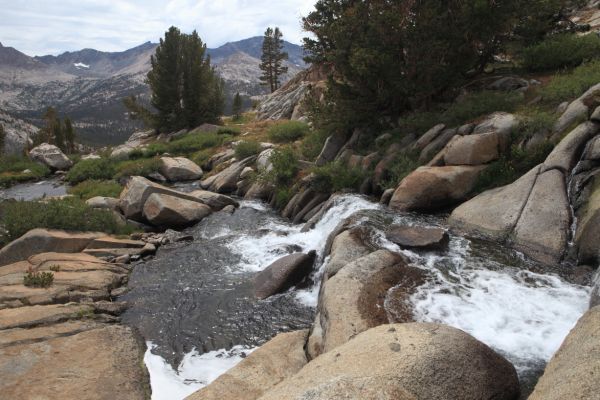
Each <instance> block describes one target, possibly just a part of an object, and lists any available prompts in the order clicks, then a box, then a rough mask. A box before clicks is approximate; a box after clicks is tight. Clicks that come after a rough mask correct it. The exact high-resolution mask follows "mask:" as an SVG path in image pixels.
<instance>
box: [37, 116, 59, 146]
mask: <svg viewBox="0 0 600 400" xmlns="http://www.w3.org/2000/svg"><path fill="white" fill-rule="evenodd" d="M42 119H43V120H44V122H45V124H44V128H42V132H41V133H40V135H39V136H40V139H41V140H43V141H45V142H46V143H54V135H55V129H56V124H57V123H60V122H59V121H58V114H57V112H56V110H55V109H54V107H48V108H47V109H46V112H45V113H44V116H43V117H42Z"/></svg>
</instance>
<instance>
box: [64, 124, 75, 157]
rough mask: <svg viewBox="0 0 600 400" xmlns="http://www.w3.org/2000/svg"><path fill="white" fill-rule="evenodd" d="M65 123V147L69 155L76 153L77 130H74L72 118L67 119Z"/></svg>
mask: <svg viewBox="0 0 600 400" xmlns="http://www.w3.org/2000/svg"><path fill="white" fill-rule="evenodd" d="M63 123H64V137H65V145H66V149H67V152H68V153H74V152H75V129H74V128H73V124H72V123H71V118H69V117H65V119H64V120H63Z"/></svg>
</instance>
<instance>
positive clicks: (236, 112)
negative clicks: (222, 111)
mask: <svg viewBox="0 0 600 400" xmlns="http://www.w3.org/2000/svg"><path fill="white" fill-rule="evenodd" d="M231 113H232V114H233V119H234V120H235V121H238V120H239V119H240V118H242V97H241V96H240V93H239V92H238V93H236V94H235V96H234V97H233V106H232V108H231Z"/></svg>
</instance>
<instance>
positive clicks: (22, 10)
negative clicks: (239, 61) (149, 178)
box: [0, 0, 316, 56]
mask: <svg viewBox="0 0 600 400" xmlns="http://www.w3.org/2000/svg"><path fill="white" fill-rule="evenodd" d="M315 1H316V0H54V1H52V0H0V42H2V44H3V45H4V46H11V47H14V48H16V49H17V50H20V51H22V52H23V53H25V54H28V55H30V56H34V55H45V54H54V55H56V54H59V53H62V52H64V51H72V50H80V49H83V48H94V49H97V50H103V51H122V50H126V49H129V48H131V47H134V46H137V45H139V44H142V43H144V42H147V41H152V42H157V41H158V39H159V38H160V37H162V36H163V34H164V32H165V31H166V30H167V29H168V28H169V27H170V26H171V25H175V26H177V27H178V28H180V29H181V30H182V31H184V32H191V31H192V30H194V29H196V30H197V31H198V33H199V34H200V37H201V38H202V40H204V42H206V43H207V44H208V46H209V47H218V46H220V45H222V44H224V43H226V42H230V41H236V40H240V39H245V38H248V37H251V36H258V35H262V34H263V32H264V31H265V29H266V27H268V26H279V27H280V29H281V30H282V32H283V35H284V39H286V40H288V41H290V42H293V43H297V44H300V40H301V38H302V37H303V36H304V33H303V32H302V29H301V27H300V18H301V17H302V16H304V15H306V14H307V13H308V12H310V11H311V10H312V9H313V4H314V3H315Z"/></svg>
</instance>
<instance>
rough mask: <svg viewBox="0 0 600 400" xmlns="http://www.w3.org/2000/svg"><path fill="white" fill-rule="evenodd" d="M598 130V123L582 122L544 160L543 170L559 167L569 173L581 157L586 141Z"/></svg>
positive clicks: (599, 128) (599, 127) (599, 125)
mask: <svg viewBox="0 0 600 400" xmlns="http://www.w3.org/2000/svg"><path fill="white" fill-rule="evenodd" d="M598 132H600V124H597V123H595V122H584V123H583V124H581V125H579V126H578V127H577V128H575V129H574V130H573V131H572V132H571V133H569V134H568V135H567V136H566V137H565V138H564V139H563V140H561V141H560V143H559V144H558V145H557V146H556V147H555V148H554V150H553V151H552V153H550V155H548V157H547V158H546V161H544V167H543V171H549V170H551V169H559V170H561V171H562V172H564V173H565V174H569V173H570V171H571V170H572V169H573V167H575V164H577V162H578V161H579V159H580V158H581V154H582V153H583V150H584V148H585V145H586V143H587V142H588V141H589V140H590V139H591V138H592V137H594V135H596V134H597V133H598Z"/></svg>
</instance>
